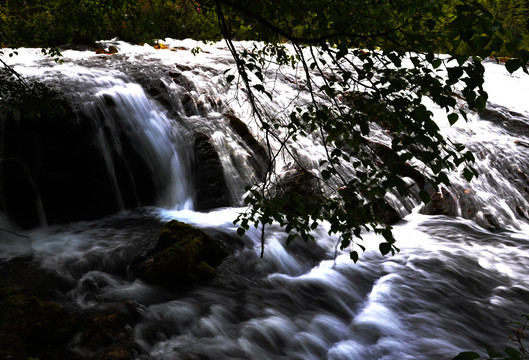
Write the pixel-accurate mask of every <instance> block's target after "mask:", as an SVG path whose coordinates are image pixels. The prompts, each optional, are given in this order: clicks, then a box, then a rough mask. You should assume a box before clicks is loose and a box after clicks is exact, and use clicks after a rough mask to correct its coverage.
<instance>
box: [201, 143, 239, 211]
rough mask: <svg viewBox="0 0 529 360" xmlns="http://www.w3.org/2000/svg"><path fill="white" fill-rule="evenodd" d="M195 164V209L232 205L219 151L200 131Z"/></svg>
mask: <svg viewBox="0 0 529 360" xmlns="http://www.w3.org/2000/svg"><path fill="white" fill-rule="evenodd" d="M193 150H194V153H195V164H194V169H193V183H194V184H195V189H196V194H195V209H196V210H199V211H203V210H209V209H214V208H219V207H226V206H229V205H230V192H229V190H228V185H227V183H226V179H225V177H224V170H223V167H222V163H221V161H220V158H219V155H218V154H217V151H216V150H215V148H214V147H213V145H212V144H211V140H210V138H209V137H208V136H207V135H206V134H204V133H198V134H196V137H195V144H194V148H193Z"/></svg>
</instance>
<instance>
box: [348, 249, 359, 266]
mask: <svg viewBox="0 0 529 360" xmlns="http://www.w3.org/2000/svg"><path fill="white" fill-rule="evenodd" d="M349 257H350V258H351V260H353V261H354V262H355V263H356V262H357V261H358V252H357V251H351V253H350V254H349Z"/></svg>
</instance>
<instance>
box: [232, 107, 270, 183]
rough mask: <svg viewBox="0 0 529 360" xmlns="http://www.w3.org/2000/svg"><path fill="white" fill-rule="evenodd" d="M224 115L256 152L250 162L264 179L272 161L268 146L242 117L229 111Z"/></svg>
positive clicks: (259, 176) (260, 177)
mask: <svg viewBox="0 0 529 360" xmlns="http://www.w3.org/2000/svg"><path fill="white" fill-rule="evenodd" d="M224 117H225V118H226V119H228V122H229V125H230V127H231V128H232V129H233V131H235V132H236V133H237V135H239V136H240V137H241V139H242V140H243V141H244V142H245V143H246V145H247V146H248V147H249V148H250V149H251V150H252V151H253V153H254V154H255V157H252V158H251V159H250V162H251V164H252V167H253V168H254V169H256V170H257V176H258V178H259V179H262V178H263V177H264V175H265V173H266V169H267V167H268V164H269V162H270V158H269V156H268V152H267V151H266V148H265V147H264V146H263V145H261V144H260V143H259V142H258V141H257V140H256V139H255V137H254V136H253V135H252V133H251V132H250V130H249V129H248V126H246V124H245V123H244V122H243V121H242V120H241V119H239V118H238V117H236V116H235V115H232V114H229V113H225V114H224Z"/></svg>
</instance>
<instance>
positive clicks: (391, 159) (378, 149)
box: [368, 141, 433, 192]
mask: <svg viewBox="0 0 529 360" xmlns="http://www.w3.org/2000/svg"><path fill="white" fill-rule="evenodd" d="M368 146H369V148H370V149H371V150H372V151H373V153H374V154H375V155H376V156H377V157H378V158H379V159H380V160H381V162H382V164H383V165H384V166H386V167H388V168H389V169H390V170H391V171H392V172H395V173H397V174H399V175H400V176H403V177H409V178H410V179H412V180H413V181H414V182H415V183H416V184H417V186H418V187H419V189H421V190H425V191H428V192H433V187H432V185H431V184H430V182H429V181H428V179H427V178H426V177H425V176H424V175H423V174H421V172H420V171H418V170H417V169H415V168H414V167H413V166H411V165H410V164H408V163H406V162H403V161H401V160H400V157H399V156H398V154H397V153H396V152H395V150H393V149H392V148H390V147H389V146H386V145H384V144H381V143H378V142H376V141H369V142H368Z"/></svg>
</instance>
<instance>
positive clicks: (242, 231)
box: [237, 228, 246, 236]
mask: <svg viewBox="0 0 529 360" xmlns="http://www.w3.org/2000/svg"><path fill="white" fill-rule="evenodd" d="M245 232H246V230H244V229H243V228H237V235H239V236H243V235H244V233H245Z"/></svg>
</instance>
